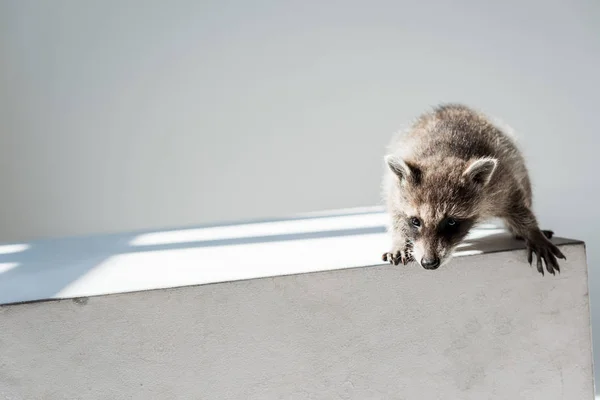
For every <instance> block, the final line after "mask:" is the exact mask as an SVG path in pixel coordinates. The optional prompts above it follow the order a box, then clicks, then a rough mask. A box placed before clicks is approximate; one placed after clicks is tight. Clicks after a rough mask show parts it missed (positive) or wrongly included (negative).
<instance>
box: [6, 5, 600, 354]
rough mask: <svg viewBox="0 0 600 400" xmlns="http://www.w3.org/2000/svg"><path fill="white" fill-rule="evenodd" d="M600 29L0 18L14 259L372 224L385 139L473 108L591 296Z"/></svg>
mask: <svg viewBox="0 0 600 400" xmlns="http://www.w3.org/2000/svg"><path fill="white" fill-rule="evenodd" d="M532 16H535V17H532ZM599 18H600V3H598V2H597V1H595V0H574V1H568V0H561V1H555V2H550V3H549V2H545V1H541V0H527V1H517V0H509V1H502V2H493V3H489V2H481V1H464V0H462V1H452V2H447V1H431V0H430V1H421V2H408V1H394V2H392V1H383V0H376V1H369V2H367V1H362V2H359V1H348V2H343V3H340V2H321V1H319V2H317V1H313V2H306V1H297V2H275V1H268V0H258V1H253V2H244V1H241V0H240V1H236V2H222V1H210V2H209V1H206V2H193V1H183V0H179V1H171V2H163V1H146V0H138V1H134V0H129V1H126V2H122V1H102V2H91V1H88V2H82V1H76V0H70V1H69V0H56V1H53V2H46V1H40V0H38V1H35V0H32V1H17V0H7V1H2V2H0V59H1V62H0V188H1V190H2V204H1V207H0V240H22V239H31V238H37V237H49V236H62V235H71V234H85V233H90V232H107V231H126V230H131V229H138V228H144V229H145V228H160V227H165V226H177V225H182V224H185V225H187V224H195V223H201V222H205V221H209V220H222V219H236V218H250V217H261V216H266V215H281V214H287V213H295V212H301V211H309V210H321V209H326V208H338V207H350V206H368V205H372V204H374V203H376V202H377V201H378V192H379V173H380V171H381V167H382V166H381V155H382V152H383V147H384V145H385V144H386V142H387V140H388V137H389V135H390V134H391V133H392V132H393V131H394V130H395V129H397V128H398V127H399V126H400V125H401V124H402V123H404V122H405V121H406V120H407V119H409V118H411V117H412V116H414V115H415V114H416V113H418V112H420V111H422V110H423V108H425V107H427V106H429V105H431V104H434V103H436V102H439V101H464V102H467V103H469V104H473V105H476V106H478V107H481V108H483V109H484V110H487V111H489V112H491V113H493V114H497V115H499V116H500V117H502V118H503V119H505V120H506V121H508V122H510V123H511V124H512V125H513V126H514V127H515V129H516V130H517V131H518V132H519V133H520V136H521V142H522V145H523V148H524V149H525V151H526V154H527V156H528V159H529V162H530V167H531V172H532V175H533V180H534V185H535V194H536V207H537V210H538V213H539V215H540V219H541V221H542V223H543V225H544V226H545V227H549V228H553V229H555V230H556V231H558V232H560V234H561V235H564V236H571V237H576V238H579V239H583V240H586V241H587V243H588V249H589V257H590V265H591V267H592V276H591V285H592V295H593V293H594V292H595V291H596V290H598V289H596V288H597V287H599V286H600V275H598V274H597V272H595V268H594V266H595V265H596V264H597V263H598V262H599V261H600V251H598V250H597V249H598V248H600V247H599V244H600V243H599V242H598V234H597V229H596V226H597V222H598V216H599V212H600V211H598V207H597V205H596V203H597V201H596V200H597V197H598V196H599V195H600V180H598V179H597V177H596V172H595V170H597V166H598V164H597V161H596V159H597V154H596V153H597V150H596V149H597V148H598V139H597V136H598V135H597V133H596V130H597V129H596V125H597V124H596V114H597V110H596V108H597V107H596V103H597V102H596V98H597V93H598V89H600V76H599V75H598V74H597V72H596V70H597V66H598V65H599V64H600V28H599V27H598V24H597V21H598V20H599ZM598 315H600V314H598ZM595 320H596V321H598V322H599V323H600V318H596V319H595ZM596 330H598V331H600V326H599V327H598V328H597V329H596ZM598 344H599V345H600V341H599V342H598Z"/></svg>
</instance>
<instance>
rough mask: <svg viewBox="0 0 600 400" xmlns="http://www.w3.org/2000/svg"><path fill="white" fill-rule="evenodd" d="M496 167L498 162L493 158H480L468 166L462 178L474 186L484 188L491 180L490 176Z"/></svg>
mask: <svg viewBox="0 0 600 400" xmlns="http://www.w3.org/2000/svg"><path fill="white" fill-rule="evenodd" d="M497 165H498V160H496V159H495V158H489V157H485V158H480V159H478V160H475V161H473V162H471V164H469V166H468V167H467V169H466V170H465V172H464V173H463V176H465V177H467V178H468V179H470V180H471V181H472V182H475V183H476V184H479V185H482V186H485V185H487V184H488V183H489V182H490V179H492V175H494V171H495V170H496V166H497Z"/></svg>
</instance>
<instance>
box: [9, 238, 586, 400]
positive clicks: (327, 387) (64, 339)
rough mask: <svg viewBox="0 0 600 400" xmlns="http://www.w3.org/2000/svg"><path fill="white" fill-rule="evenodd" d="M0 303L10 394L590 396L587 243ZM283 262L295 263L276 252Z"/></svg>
mask: <svg viewBox="0 0 600 400" xmlns="http://www.w3.org/2000/svg"><path fill="white" fill-rule="evenodd" d="M561 248H562V250H563V252H564V253H565V254H566V255H567V257H568V261H566V262H564V263H563V273H562V274H561V275H560V276H557V277H552V276H546V277H541V276H540V275H538V274H537V272H535V270H534V269H532V268H530V267H529V266H528V265H527V264H526V263H525V261H524V260H525V252H524V251H523V250H513V251H505V252H495V253H488V254H480V255H473V256H468V257H460V258H457V259H455V260H454V261H453V262H451V263H450V264H449V265H448V266H446V267H444V268H442V269H440V270H437V271H425V270H423V269H420V268H418V267H416V266H412V267H411V266H409V267H392V266H372V267H363V268H350V269H339V270H334V271H324V272H314V273H306V274H299V275H288V276H279V277H269V278H261V279H252V280H245V281H235V282H225V283H218V284H207V285H199V286H190V287H180V288H173V289H161V290H152V291H141V292H136V293H123V294H113V295H104V296H98V297H89V298H87V297H86V298H75V299H66V300H52V301H44V302H33V303H25V304H17V305H8V306H6V305H5V306H2V307H0V355H1V357H0V398H2V399H8V400H25V399H27V400H29V399H44V400H64V399H115V400H120V399H140V400H145V399H157V400H163V399H164V400H171V399H208V400H212V399H214V400H226V399H227V400H228V399H249V400H252V399H256V400H258V399H260V400H271V399H273V400H274V399H298V400H301V399H302V400H304V399H312V400H321V399H322V400H331V399H356V400H365V399H382V400H383V399H386V400H387V399H394V400H400V399H402V400H409V399H410V400H412V399H415V400H422V399H427V400H429V399H444V400H446V399H461V400H471V399H473V400H481V399H498V400H500V399H502V400H506V399H528V400H535V399H540V400H542V399H543V400H558V399H569V400H571V399H578V400H579V399H582V400H585V399H590V400H591V399H593V398H594V393H593V379H592V373H593V371H592V354H591V336H590V334H591V333H590V319H589V309H588V307H589V296H588V287H587V268H586V262H585V250H584V246H583V244H581V243H579V244H577V243H575V244H568V245H563V246H561ZM281 262H282V264H283V263H285V260H284V259H282V261H281Z"/></svg>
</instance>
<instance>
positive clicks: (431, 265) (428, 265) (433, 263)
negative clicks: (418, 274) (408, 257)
mask: <svg viewBox="0 0 600 400" xmlns="http://www.w3.org/2000/svg"><path fill="white" fill-rule="evenodd" d="M421 266H422V267H423V268H425V269H437V268H438V267H439V266H440V259H439V258H438V257H435V258H425V257H423V258H421Z"/></svg>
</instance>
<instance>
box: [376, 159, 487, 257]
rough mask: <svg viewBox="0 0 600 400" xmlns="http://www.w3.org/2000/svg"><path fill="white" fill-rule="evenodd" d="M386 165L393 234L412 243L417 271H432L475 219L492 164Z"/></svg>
mask: <svg viewBox="0 0 600 400" xmlns="http://www.w3.org/2000/svg"><path fill="white" fill-rule="evenodd" d="M386 163H387V165H388V167H389V168H390V170H391V171H392V173H393V175H394V177H393V178H394V181H395V183H394V186H393V187H394V190H393V191H392V193H391V196H394V197H393V198H392V203H393V204H394V207H393V210H391V212H392V213H393V216H392V217H393V220H394V224H395V226H394V228H395V229H398V230H401V231H402V232H403V233H404V235H405V237H406V239H408V241H409V242H411V243H412V247H413V258H414V259H415V260H416V261H417V262H418V263H419V264H420V265H421V266H422V267H423V268H425V269H437V268H438V267H440V266H441V265H443V264H444V263H445V262H447V261H449V260H450V258H451V257H452V253H453V251H454V249H455V248H456V246H457V245H458V244H459V243H460V242H461V241H462V240H463V239H464V238H465V236H466V235H467V234H468V233H469V230H470V229H471V227H472V226H473V225H474V224H475V223H476V222H477V221H478V220H479V219H480V217H481V215H482V210H483V208H484V202H485V198H486V196H489V195H490V194H489V193H487V190H486V189H487V188H488V187H489V183H490V181H491V180H492V178H493V177H494V171H495V170H496V166H497V160H496V159H494V158H487V157H486V158H477V159H472V160H462V159H458V158H448V157H443V158H442V157H438V158H435V157H434V158H429V159H426V160H420V161H419V162H418V163H417V162H411V161H408V160H404V159H402V158H401V157H399V156H395V155H390V156H387V157H386Z"/></svg>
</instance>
